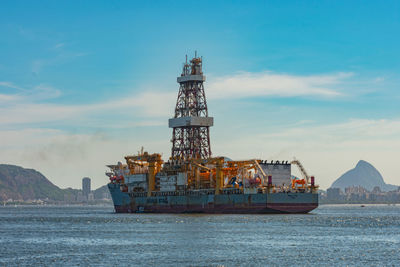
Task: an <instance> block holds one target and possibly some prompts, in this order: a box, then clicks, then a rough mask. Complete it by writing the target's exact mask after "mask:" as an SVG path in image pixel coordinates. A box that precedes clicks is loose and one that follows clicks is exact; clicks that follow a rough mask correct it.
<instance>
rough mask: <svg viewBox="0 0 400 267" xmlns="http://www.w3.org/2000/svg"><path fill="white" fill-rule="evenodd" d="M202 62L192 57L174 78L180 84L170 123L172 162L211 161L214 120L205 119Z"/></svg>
mask: <svg viewBox="0 0 400 267" xmlns="http://www.w3.org/2000/svg"><path fill="white" fill-rule="evenodd" d="M205 80H206V77H205V76H204V75H203V71H202V58H200V57H197V56H195V57H194V58H193V59H192V60H190V62H189V63H188V62H187V57H186V63H185V64H184V65H183V70H182V74H181V76H180V77H178V78H177V82H178V83H179V84H180V87H179V93H178V99H177V101H176V107H175V116H174V118H172V119H169V122H168V125H169V127H170V128H173V132H172V140H171V141H172V152H171V157H172V158H175V159H176V158H185V159H191V158H202V159H206V158H209V157H211V147H210V127H211V126H213V123H214V118H213V117H208V110H207V101H206V95H205V93H204V86H203V82H204V81H205Z"/></svg>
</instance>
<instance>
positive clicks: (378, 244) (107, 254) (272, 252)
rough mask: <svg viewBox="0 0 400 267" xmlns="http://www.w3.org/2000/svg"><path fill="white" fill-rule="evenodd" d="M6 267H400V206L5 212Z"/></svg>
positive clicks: (2, 249)
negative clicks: (298, 211) (243, 211)
mask: <svg viewBox="0 0 400 267" xmlns="http://www.w3.org/2000/svg"><path fill="white" fill-rule="evenodd" d="M0 265H1V266H3V265H4V266H49V265H50V266H61V265H67V266H78V265H79V266H116V265H119V266H242V265H250V266H289V265H290V266H292V265H300V266H343V265H349V266H400V205H397V206H388V205H366V207H361V206H360V205H354V206H346V205H338V206H327V205H324V206H320V207H319V208H318V209H316V210H314V211H313V212H312V213H310V214H304V215H169V214H115V213H114V211H113V208H112V207H93V206H69V207H67V206H63V207H59V206H17V207H14V206H12V207H8V206H6V207H0Z"/></svg>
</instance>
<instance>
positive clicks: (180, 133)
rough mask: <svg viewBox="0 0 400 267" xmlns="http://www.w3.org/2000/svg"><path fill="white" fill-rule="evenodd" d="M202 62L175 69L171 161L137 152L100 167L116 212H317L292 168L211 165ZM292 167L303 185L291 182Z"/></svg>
mask: <svg viewBox="0 0 400 267" xmlns="http://www.w3.org/2000/svg"><path fill="white" fill-rule="evenodd" d="M204 81H205V76H204V75H203V71H202V58H201V57H197V56H195V57H194V58H193V59H191V60H190V62H189V63H188V61H187V59H186V62H185V63H184V65H183V71H182V74H181V76H180V77H178V78H177V82H178V83H179V84H180V87H179V93H178V98H177V103H176V107H175V114H174V117H173V118H172V119H170V120H169V127H170V128H172V129H173V134H172V140H171V141H172V150H171V157H170V158H169V159H168V160H167V161H165V162H164V161H163V159H162V157H161V155H160V154H158V153H154V154H150V153H148V152H145V151H143V148H142V150H141V151H140V152H138V154H137V155H133V156H126V157H125V163H124V164H123V163H121V162H119V163H118V164H116V165H108V167H109V168H110V171H109V172H107V173H106V174H107V176H109V177H110V183H109V184H108V187H109V189H110V192H111V195H112V198H113V202H114V206H115V210H116V212H168V213H185V212H191V213H193V212H195V213H274V212H275V213H276V212H278V213H279V212H287V213H293V212H294V213H305V212H309V211H311V210H313V209H315V208H316V207H317V206H318V194H317V186H316V185H315V181H314V177H312V176H311V177H310V176H309V175H308V174H307V172H306V171H305V169H304V167H303V166H302V165H301V163H300V162H299V161H298V160H294V161H292V162H288V161H269V162H268V161H263V160H260V159H249V160H240V161H233V160H229V159H227V158H224V157H212V156H211V146H210V130H209V129H210V127H211V126H213V118H212V117H209V116H208V110H207V102H206V97H205V92H204V85H203V83H204ZM292 165H297V166H298V167H299V169H300V171H301V173H302V174H303V178H302V179H301V178H297V177H294V176H292V175H291V167H292Z"/></svg>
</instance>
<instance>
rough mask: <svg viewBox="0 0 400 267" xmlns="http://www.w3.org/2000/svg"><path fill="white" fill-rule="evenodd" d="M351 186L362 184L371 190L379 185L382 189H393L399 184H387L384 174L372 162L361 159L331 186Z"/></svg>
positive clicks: (343, 187) (342, 187)
mask: <svg viewBox="0 0 400 267" xmlns="http://www.w3.org/2000/svg"><path fill="white" fill-rule="evenodd" d="M350 186H362V187H364V188H366V189H367V190H369V191H371V190H372V189H373V188H374V187H375V186H379V187H380V188H381V190H382V191H391V190H395V189H397V187H398V186H395V185H391V184H386V183H385V181H384V180H383V177H382V175H381V174H380V173H379V171H378V170H377V169H375V167H374V166H372V165H371V164H370V163H368V162H366V161H364V160H360V161H359V162H358V163H357V165H356V167H355V168H354V169H351V170H349V171H347V172H346V173H344V174H343V175H342V176H340V177H339V178H338V179H337V180H336V181H335V182H333V184H332V185H331V188H340V189H342V190H344V189H345V188H346V187H350Z"/></svg>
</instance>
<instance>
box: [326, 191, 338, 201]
mask: <svg viewBox="0 0 400 267" xmlns="http://www.w3.org/2000/svg"><path fill="white" fill-rule="evenodd" d="M340 191H341V190H340V188H328V190H326V195H327V198H328V199H329V200H339V199H341V196H340V195H341V192H340Z"/></svg>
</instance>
